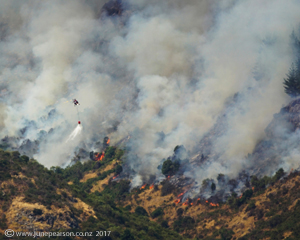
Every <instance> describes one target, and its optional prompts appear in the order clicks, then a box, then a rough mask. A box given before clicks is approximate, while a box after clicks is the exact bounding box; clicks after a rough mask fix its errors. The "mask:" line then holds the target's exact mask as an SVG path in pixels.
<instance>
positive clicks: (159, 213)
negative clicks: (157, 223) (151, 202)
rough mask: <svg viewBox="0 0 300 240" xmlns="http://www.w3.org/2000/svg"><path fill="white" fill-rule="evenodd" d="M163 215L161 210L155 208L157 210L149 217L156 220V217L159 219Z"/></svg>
mask: <svg viewBox="0 0 300 240" xmlns="http://www.w3.org/2000/svg"><path fill="white" fill-rule="evenodd" d="M163 214H164V210H163V209H162V208H160V207H159V208H157V209H155V210H154V211H153V212H152V213H151V217H152V218H157V217H159V216H161V215H163Z"/></svg>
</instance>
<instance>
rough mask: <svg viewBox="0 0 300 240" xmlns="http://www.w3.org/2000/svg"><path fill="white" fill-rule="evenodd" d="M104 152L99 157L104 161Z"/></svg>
mask: <svg viewBox="0 0 300 240" xmlns="http://www.w3.org/2000/svg"><path fill="white" fill-rule="evenodd" d="M104 154H105V153H104V152H102V154H101V156H100V158H99V159H98V160H100V161H102V159H103V158H104Z"/></svg>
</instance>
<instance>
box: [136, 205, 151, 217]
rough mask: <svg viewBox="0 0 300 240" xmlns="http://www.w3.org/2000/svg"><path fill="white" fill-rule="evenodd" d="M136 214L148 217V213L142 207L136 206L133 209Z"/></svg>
mask: <svg viewBox="0 0 300 240" xmlns="http://www.w3.org/2000/svg"><path fill="white" fill-rule="evenodd" d="M134 212H135V213H136V214H138V215H141V216H147V217H148V213H147V211H146V210H145V209H144V208H143V207H140V206H137V207H136V208H135V211H134Z"/></svg>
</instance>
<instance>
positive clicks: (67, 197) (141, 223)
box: [0, 147, 300, 239]
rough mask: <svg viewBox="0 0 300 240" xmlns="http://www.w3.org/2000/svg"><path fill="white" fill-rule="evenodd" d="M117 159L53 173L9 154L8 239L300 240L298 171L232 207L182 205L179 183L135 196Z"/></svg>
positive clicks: (4, 188)
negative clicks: (86, 234)
mask: <svg viewBox="0 0 300 240" xmlns="http://www.w3.org/2000/svg"><path fill="white" fill-rule="evenodd" d="M109 151H112V152H114V153H113V154H112V155H110V157H109V154H107V155H106V158H105V159H104V160H103V161H102V162H93V161H89V162H86V163H84V164H81V163H80V162H77V163H76V164H75V165H73V166H72V167H68V168H66V169H61V168H52V169H51V170H47V169H45V168H44V167H43V166H41V165H40V164H38V163H37V162H36V161H35V160H33V159H30V160H29V159H28V158H27V157H26V156H20V155H19V154H18V152H11V153H10V152H5V151H1V210H0V211H1V233H2V234H3V232H4V230H5V229H7V228H11V229H14V230H20V231H54V230H56V231H63V230H67V229H68V230H69V231H74V232H75V231H79V230H80V231H96V230H98V231H99V230H106V231H112V235H111V236H110V238H105V239H182V238H183V237H184V238H190V239H299V237H300V235H299V234H300V233H299V230H298V229H300V227H299V224H300V223H299V217H300V201H299V200H300V195H299V190H300V173H299V172H298V171H294V172H291V173H290V174H286V175H285V176H284V177H282V176H283V175H284V173H283V172H282V170H280V171H278V172H277V174H276V175H275V176H274V177H272V178H268V177H264V178H262V179H260V180H259V179H257V178H252V181H251V187H250V188H249V189H248V190H247V191H246V192H244V193H243V195H242V196H236V195H234V194H233V195H232V196H231V198H229V199H228V201H227V203H222V202H219V203H212V202H210V201H209V200H206V199H186V200H185V201H182V199H180V194H179V196H178V190H176V188H170V186H168V184H169V181H171V179H170V180H169V179H167V180H165V181H163V182H162V183H161V184H160V185H143V186H142V187H141V188H135V189H133V190H132V191H131V192H129V182H128V181H127V180H118V178H116V179H115V180H113V177H114V176H115V175H117V174H118V173H119V172H117V171H121V170H120V168H119V167H118V166H120V165H119V161H118V159H115V156H116V153H118V151H120V150H116V149H115V148H114V147H109V148H107V150H106V153H108V152H109ZM119 156H121V153H120V152H119ZM117 169H119V170H117ZM280 178H281V179H280ZM279 179H280V180H279ZM112 180H113V181H112ZM165 186H167V187H168V191H166V189H165ZM266 186H268V187H266ZM170 189H171V190H170ZM169 190H170V191H171V192H169ZM126 234H127V235H129V236H133V237H134V238H128V236H127V235H126ZM179 234H180V235H182V237H181V236H180V235H179ZM2 239H5V238H4V237H3V235H2ZM22 239H24V238H22ZM91 239H93V238H91ZM95 239H96V238H95ZM103 239H104V238H103Z"/></svg>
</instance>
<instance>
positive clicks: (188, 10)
mask: <svg viewBox="0 0 300 240" xmlns="http://www.w3.org/2000/svg"><path fill="white" fill-rule="evenodd" d="M0 3H1V6H2V7H1V24H0V27H1V36H0V39H1V42H0V51H1V55H0V72H1V74H0V88H1V90H0V91H1V93H0V94H1V95H0V98H1V104H0V109H1V115H0V128H1V137H5V136H17V137H19V138H20V144H21V142H22V139H23V140H24V139H30V140H35V139H38V138H39V134H40V132H41V131H44V132H45V133H46V134H45V135H44V138H43V140H41V141H40V145H39V149H38V151H37V152H36V154H35V155H34V157H35V158H36V159H37V160H38V161H39V162H41V163H42V164H44V165H45V166H47V167H50V166H55V165H62V164H64V163H66V162H68V161H69V160H70V158H71V157H72V154H73V153H74V151H75V150H76V149H77V148H78V146H79V145H80V146H84V147H85V148H87V149H88V150H95V149H93V148H94V143H95V141H99V140H100V139H103V137H104V136H105V135H106V134H107V133H108V129H114V131H113V132H111V131H109V132H110V138H111V143H112V144H113V143H116V142H118V141H119V140H121V139H123V138H124V137H126V136H128V135H130V136H131V138H130V139H129V141H128V142H127V146H128V148H129V147H130V152H129V153H128V156H127V160H126V161H127V162H126V164H127V166H130V167H131V168H132V169H133V170H134V172H135V175H136V176H137V177H136V179H140V177H139V175H140V176H142V180H143V181H146V180H147V179H149V177H150V175H157V176H158V175H159V171H160V170H158V169H157V166H159V165H160V164H161V162H162V159H163V158H166V157H168V156H170V155H172V153H173V149H174V147H175V146H176V145H184V146H185V148H186V149H187V150H188V152H189V154H190V155H189V157H190V158H193V157H194V156H196V155H197V154H201V153H199V143H200V141H201V139H202V138H203V136H205V134H207V133H209V131H210V130H211V129H212V128H213V127H214V125H215V124H216V122H217V119H219V118H220V116H222V115H224V114H225V115H226V124H224V129H223V131H222V134H219V135H217V136H216V137H213V141H212V146H211V149H212V151H213V152H214V153H215V154H216V155H217V156H218V157H217V158H212V161H207V162H206V163H205V164H204V165H203V166H201V167H190V168H187V171H186V173H185V174H186V175H188V176H191V177H193V178H195V179H196V180H197V181H198V182H201V180H203V179H205V178H216V177H217V174H218V173H225V174H228V175H230V176H237V175H238V173H239V172H240V171H241V170H245V168H250V167H251V163H249V162H246V158H245V156H247V154H251V153H252V152H253V150H254V148H255V146H256V144H257V143H258V142H259V141H261V140H262V139H264V138H265V133H264V129H265V128H266V127H267V125H268V124H269V123H270V121H271V120H272V118H273V114H274V113H276V112H278V111H279V110H280V108H281V107H282V106H283V105H285V104H287V103H288V102H289V101H290V99H289V97H288V96H287V95H285V93H284V89H283V87H282V82H283V78H284V77H285V75H286V73H287V72H288V69H289V67H290V65H291V63H292V62H293V60H294V59H293V57H294V56H293V51H292V48H291V46H290V34H291V33H292V31H293V30H295V31H296V32H297V31H298V29H299V22H300V15H299V14H298V13H299V10H300V4H299V2H298V1H289V2H286V1H284V0H279V1H276V2H274V1H272V0H265V1H260V0H247V1H234V0H231V1H210V0H202V1H194V0H188V1H184V2H183V1H179V0H175V1H156V0H153V1H145V0H128V1H125V0H123V1H117V4H119V5H116V6H122V7H121V8H119V9H118V7H115V8H116V9H115V10H113V11H106V10H105V8H108V7H109V6H108V5H105V8H103V6H104V4H105V3H106V1H104V0H103V1H101V0H99V1H96V0H94V1H83V0H82V1H80V0H76V1H73V0H72V1H60V0H55V1H53V0H52V1H42V2H41V1H35V0H27V1H17V0H15V1H1V2H0ZM235 94H238V101H234V102H233V103H232V104H230V107H228V101H229V99H231V98H232V97H233V96H234V95H235ZM72 98H76V99H78V100H79V101H80V107H79V111H80V120H81V122H82V126H83V130H82V134H80V137H79V138H77V139H76V141H71V142H68V144H69V145H68V147H64V144H65V141H66V139H67V138H68V136H69V135H70V134H71V132H72V131H73V130H74V128H75V127H76V124H77V118H78V116H77V112H76V110H75V108H74V107H73V106H72V103H71V102H70V99H72ZM50 111H52V114H51V116H49V112H50ZM29 123H30V124H29ZM21 129H23V131H20V130H21ZM51 129H53V130H51ZM50 130H51V131H50ZM49 131H50V133H48V132H49ZM58 149H59V150H58ZM294 156H295V151H293V153H292V155H291V157H290V158H288V157H287V158H286V161H284V159H283V161H284V163H285V164H283V165H284V166H285V168H287V169H286V170H288V169H289V168H290V166H291V165H290V164H289V163H290V162H293V161H291V160H290V159H292V158H294ZM274 171H275V169H274ZM268 172H269V171H268ZM137 182H139V181H137Z"/></svg>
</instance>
